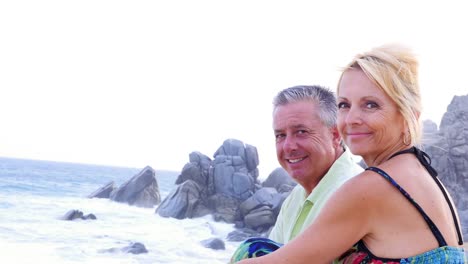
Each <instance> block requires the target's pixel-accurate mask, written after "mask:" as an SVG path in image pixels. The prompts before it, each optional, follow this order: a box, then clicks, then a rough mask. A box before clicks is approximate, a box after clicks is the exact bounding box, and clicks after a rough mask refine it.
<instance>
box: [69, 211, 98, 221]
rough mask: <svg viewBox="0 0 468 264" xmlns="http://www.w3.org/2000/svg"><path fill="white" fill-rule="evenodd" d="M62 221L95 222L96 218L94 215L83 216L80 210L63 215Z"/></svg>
mask: <svg viewBox="0 0 468 264" xmlns="http://www.w3.org/2000/svg"><path fill="white" fill-rule="evenodd" d="M61 219H62V220H67V221H73V220H75V219H82V220H96V219H97V218H96V216H95V215H94V214H87V215H84V214H83V212H82V211H80V210H75V209H73V210H70V211H68V212H66V213H65V215H64V216H62V218H61Z"/></svg>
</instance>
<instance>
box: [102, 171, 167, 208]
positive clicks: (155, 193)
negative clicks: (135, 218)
mask: <svg viewBox="0 0 468 264" xmlns="http://www.w3.org/2000/svg"><path fill="white" fill-rule="evenodd" d="M110 199H111V200H113V201H116V202H121V203H128V204H129V205H135V206H139V207H147V208H151V207H153V206H155V205H158V204H159V203H160V202H161V196H160V194H159V186H158V182H157V180H156V172H155V171H154V169H153V168H151V167H150V166H146V167H145V168H144V169H143V170H142V171H141V172H140V173H138V174H136V175H135V176H133V177H132V178H131V179H130V180H128V181H127V182H125V183H124V184H122V185H121V186H120V187H119V188H118V189H117V190H115V191H114V192H112V193H111V195H110Z"/></svg>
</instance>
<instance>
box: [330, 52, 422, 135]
mask: <svg viewBox="0 0 468 264" xmlns="http://www.w3.org/2000/svg"><path fill="white" fill-rule="evenodd" d="M349 69H359V70H362V71H363V72H364V73H365V74H366V75H367V77H368V78H369V79H370V80H371V81H372V82H373V83H374V84H375V85H376V86H377V87H379V88H380V89H382V91H383V92H384V93H385V94H387V95H388V96H389V97H390V98H391V99H392V100H393V101H394V102H395V103H396V105H397V106H398V109H399V111H400V113H401V115H402V116H403V118H404V119H405V121H406V124H407V126H408V130H409V133H410V139H411V142H410V144H420V142H421V137H422V129H421V123H420V121H419V115H420V113H421V111H422V104H421V93H420V90H419V82H418V61H417V59H416V56H415V55H414V54H413V53H412V51H411V50H410V49H409V48H407V47H405V46H402V45H398V44H390V45H383V46H380V47H376V48H374V49H372V50H370V51H368V52H365V53H361V54H358V55H356V56H355V57H354V59H353V60H352V61H351V62H350V63H349V64H348V65H347V66H346V67H345V68H344V70H343V72H342V74H341V76H340V80H339V82H338V89H337V92H339V83H341V78H342V77H343V73H344V72H346V71H347V70H349ZM405 132H406V131H404V132H403V133H404V135H403V137H405V136H406V133H405Z"/></svg>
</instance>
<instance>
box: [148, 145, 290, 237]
mask: <svg viewBox="0 0 468 264" xmlns="http://www.w3.org/2000/svg"><path fill="white" fill-rule="evenodd" d="M258 164H259V159H258V153H257V149H256V148H255V147H254V146H251V145H248V144H244V143H243V142H242V141H240V140H236V139H227V140H225V141H224V142H223V144H222V146H221V147H220V148H219V149H218V150H217V151H216V152H215V154H214V160H211V158H209V157H208V156H206V155H204V154H202V153H200V152H192V153H190V155H189V163H187V164H186V165H185V166H184V168H183V169H182V172H181V174H180V176H179V177H178V179H177V181H176V184H177V186H176V187H175V189H174V190H173V191H172V192H171V193H170V194H169V195H168V196H167V197H166V198H165V199H164V200H163V201H162V203H161V204H160V205H159V206H158V208H157V209H156V213H157V214H159V215H160V216H163V217H174V218H178V219H183V218H194V217H199V216H203V215H206V214H212V215H213V217H214V219H215V220H216V221H225V222H228V223H236V226H237V227H241V228H248V229H252V230H254V231H255V232H264V231H267V230H268V229H269V228H270V227H271V226H272V225H273V224H274V223H275V221H276V217H277V215H278V212H279V208H280V207H281V204H282V202H283V201H284V199H285V197H286V195H285V194H284V193H285V192H288V191H290V190H291V189H292V186H293V185H294V182H292V181H291V180H289V176H288V175H287V173H285V172H284V171H283V170H282V169H278V170H275V171H274V172H273V173H272V174H271V175H270V177H269V179H268V180H267V184H266V186H268V187H262V186H261V185H260V183H259V181H258V179H257V178H258V169H257V166H258Z"/></svg>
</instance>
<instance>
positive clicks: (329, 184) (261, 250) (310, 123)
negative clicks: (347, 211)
mask: <svg viewBox="0 0 468 264" xmlns="http://www.w3.org/2000/svg"><path fill="white" fill-rule="evenodd" d="M337 110H338V107H337V103H336V98H335V96H334V94H333V92H331V91H330V90H328V89H326V88H323V87H321V86H295V87H291V88H287V89H284V90H282V91H281V92H279V93H278V95H276V97H275V98H274V100H273V129H274V133H275V138H276V155H277V158H278V161H279V163H280V164H281V166H282V167H283V168H284V169H285V170H286V171H287V172H288V174H289V175H290V176H291V177H292V178H293V179H294V180H295V181H296V182H297V183H299V184H298V185H296V187H294V189H293V190H292V191H291V193H290V194H289V196H288V197H287V198H286V200H285V201H284V202H283V205H282V207H281V210H280V212H279V215H278V219H277V220H276V224H275V226H274V227H273V229H272V230H271V232H270V236H269V239H265V238H250V239H247V240H246V241H244V242H243V243H241V245H240V246H239V247H238V248H237V250H236V251H235V252H234V254H233V256H232V258H231V261H230V263H236V262H237V261H240V260H242V259H247V258H255V257H258V256H262V255H265V254H268V253H269V252H271V251H274V250H276V249H277V248H279V247H281V246H282V245H283V244H285V243H288V242H289V241H290V240H292V239H293V238H295V237H296V236H297V235H298V234H300V233H301V232H302V231H304V230H305V229H306V228H307V227H308V226H309V225H310V224H311V223H312V222H313V221H314V220H315V218H316V217H317V216H318V214H319V213H320V210H321V209H322V208H323V206H324V205H325V203H326V202H327V200H328V198H329V197H330V196H331V195H332V194H333V193H334V192H335V191H336V190H337V189H338V188H339V187H340V186H341V185H342V184H343V183H345V182H346V181H347V180H349V179H350V178H352V177H353V176H354V175H357V174H358V173H360V172H362V171H363V169H362V168H361V167H360V166H359V165H358V164H357V163H356V162H355V161H354V160H353V156H352V155H351V153H350V152H349V151H347V150H346V148H345V147H344V146H343V143H342V140H341V137H340V135H339V134H338V130H337V127H336V118H337V117H336V115H337Z"/></svg>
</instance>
